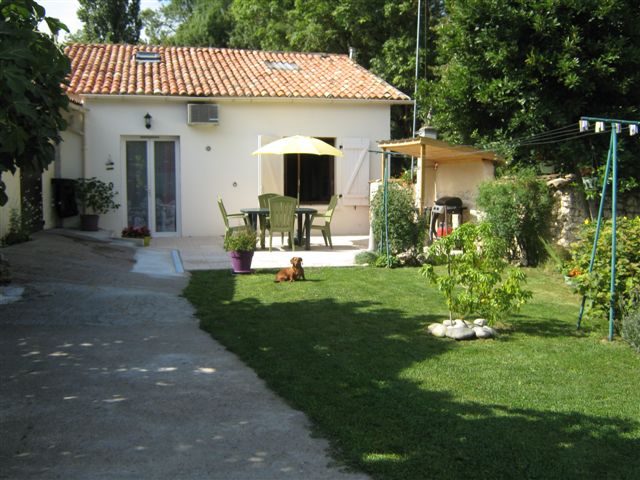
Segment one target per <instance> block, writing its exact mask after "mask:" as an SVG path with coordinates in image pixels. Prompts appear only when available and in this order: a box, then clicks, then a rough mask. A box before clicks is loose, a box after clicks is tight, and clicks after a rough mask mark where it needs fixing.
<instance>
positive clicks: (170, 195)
mask: <svg viewBox="0 0 640 480" xmlns="http://www.w3.org/2000/svg"><path fill="white" fill-rule="evenodd" d="M153 163H154V172H153V173H154V180H155V182H154V184H155V210H156V211H155V217H156V218H155V220H156V225H155V230H156V232H176V231H177V228H176V224H177V222H176V147H175V142H172V141H156V142H154V162H153Z"/></svg>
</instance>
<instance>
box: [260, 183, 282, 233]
mask: <svg viewBox="0 0 640 480" xmlns="http://www.w3.org/2000/svg"><path fill="white" fill-rule="evenodd" d="M278 196H280V195H278V194H277V193H263V194H262V195H258V203H259V204H260V208H269V199H271V198H273V197H278ZM268 229H269V220H267V217H264V216H262V215H261V216H260V245H264V236H265V230H268Z"/></svg>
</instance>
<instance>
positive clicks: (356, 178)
mask: <svg viewBox="0 0 640 480" xmlns="http://www.w3.org/2000/svg"><path fill="white" fill-rule="evenodd" d="M339 145H342V153H343V155H344V156H342V157H337V158H336V163H337V165H338V171H339V172H340V175H339V191H338V193H341V194H342V198H341V200H340V203H341V204H342V205H369V139H368V138H343V139H341V140H340V142H339Z"/></svg>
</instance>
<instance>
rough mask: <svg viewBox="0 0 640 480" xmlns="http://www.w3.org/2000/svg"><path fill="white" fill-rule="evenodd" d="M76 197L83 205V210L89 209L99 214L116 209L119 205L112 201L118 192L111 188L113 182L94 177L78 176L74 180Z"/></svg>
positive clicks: (85, 211)
mask: <svg viewBox="0 0 640 480" xmlns="http://www.w3.org/2000/svg"><path fill="white" fill-rule="evenodd" d="M75 189H76V198H77V200H78V203H80V204H81V205H82V207H83V212H84V213H87V212H88V210H91V211H92V212H93V213H94V214H96V215H100V214H105V213H109V211H111V210H117V209H118V208H120V205H119V204H117V203H116V202H115V201H114V198H115V196H116V195H117V194H118V192H116V191H114V190H113V183H112V182H109V183H106V182H103V181H102V180H98V179H97V178H96V177H91V178H78V179H77V180H75Z"/></svg>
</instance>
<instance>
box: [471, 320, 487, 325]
mask: <svg viewBox="0 0 640 480" xmlns="http://www.w3.org/2000/svg"><path fill="white" fill-rule="evenodd" d="M473 324H474V325H477V326H478V327H484V326H485V325H486V324H487V321H486V320H485V319H484V318H476V319H475V320H474V321H473Z"/></svg>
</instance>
